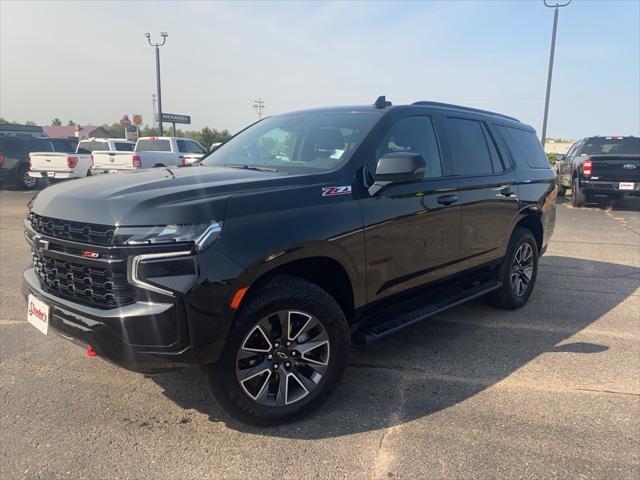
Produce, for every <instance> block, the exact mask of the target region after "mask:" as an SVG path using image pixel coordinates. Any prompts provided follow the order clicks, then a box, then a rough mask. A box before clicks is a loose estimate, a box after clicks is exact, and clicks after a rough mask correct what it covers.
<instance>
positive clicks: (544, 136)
mask: <svg viewBox="0 0 640 480" xmlns="http://www.w3.org/2000/svg"><path fill="white" fill-rule="evenodd" d="M570 3H571V0H568V1H566V2H564V3H559V2H556V3H555V4H552V3H549V2H548V1H547V0H544V6H545V7H548V8H553V9H554V12H553V32H552V33H551V53H550V54H549V74H548V75H547V94H546V96H545V99H544V118H543V120H542V138H541V141H542V148H544V144H545V143H546V141H547V118H548V117H549V97H550V96H551V76H552V75H553V57H554V54H555V52H556V31H557V30H558V10H559V9H560V8H561V7H566V6H567V5H569V4H570Z"/></svg>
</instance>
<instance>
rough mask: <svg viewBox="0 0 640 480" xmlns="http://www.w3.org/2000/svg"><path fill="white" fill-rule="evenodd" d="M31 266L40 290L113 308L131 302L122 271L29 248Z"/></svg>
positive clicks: (91, 304)
mask: <svg viewBox="0 0 640 480" xmlns="http://www.w3.org/2000/svg"><path fill="white" fill-rule="evenodd" d="M32 257H33V266H34V269H35V271H36V274H37V275H38V278H39V279H40V283H41V286H42V288H43V289H44V290H46V291H48V292H50V293H53V294H55V295H58V296H61V297H64V298H68V299H70V300H73V301H77V302H79V303H83V304H85V305H90V306H95V307H99V308H113V307H118V306H121V305H126V304H128V303H132V302H133V301H134V292H133V287H132V286H131V285H130V284H129V282H127V275H126V273H125V272H116V271H114V270H113V268H112V267H111V266H108V267H106V268H105V267H98V266H93V265H85V264H81V263H73V262H68V261H66V260H61V259H58V258H54V257H51V256H47V255H46V253H44V252H42V251H40V250H35V249H34V250H32Z"/></svg>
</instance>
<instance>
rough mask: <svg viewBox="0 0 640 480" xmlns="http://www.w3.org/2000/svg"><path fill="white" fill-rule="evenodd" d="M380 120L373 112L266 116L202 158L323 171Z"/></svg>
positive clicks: (341, 158) (339, 162)
mask: <svg viewBox="0 0 640 480" xmlns="http://www.w3.org/2000/svg"><path fill="white" fill-rule="evenodd" d="M378 118H379V114H376V113H362V112H348V113H335V112H334V113H300V114H290V115H281V116H276V117H269V118H266V119H264V120H262V121H261V122H258V123H256V124H255V125H253V126H251V127H249V128H248V129H246V130H244V131H243V132H240V133H239V134H238V135H236V136H235V137H234V138H232V139H231V140H229V141H228V142H227V143H225V144H223V145H222V146H221V147H220V148H218V149H217V150H215V151H214V152H213V153H211V154H210V155H209V156H207V157H206V158H205V159H204V161H203V162H202V164H203V165H205V166H208V167H213V166H225V165H226V166H229V165H238V166H249V167H252V166H255V167H271V168H276V169H278V170H285V171H291V172H296V171H299V172H304V171H308V170H318V171H328V170H333V169H335V168H337V167H339V166H340V165H343V164H344V163H345V162H346V161H347V160H348V159H349V157H350V155H351V154H352V153H353V151H354V150H355V149H356V147H357V146H358V145H359V144H360V142H361V141H362V139H363V138H364V136H365V135H366V134H367V132H368V131H369V130H370V129H371V127H372V126H373V124H374V123H375V122H376V120H377V119H378Z"/></svg>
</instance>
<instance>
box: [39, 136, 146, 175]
mask: <svg viewBox="0 0 640 480" xmlns="http://www.w3.org/2000/svg"><path fill="white" fill-rule="evenodd" d="M134 146H135V143H133V142H130V141H129V140H124V139H120V138H92V139H90V140H81V141H80V142H79V143H78V146H77V148H76V151H75V153H58V152H32V153H30V154H29V165H30V167H29V176H30V177H35V178H44V179H46V180H58V179H66V178H80V177H86V176H87V175H91V157H92V155H93V154H94V152H96V151H99V150H104V151H114V152H131V151H133V147H134Z"/></svg>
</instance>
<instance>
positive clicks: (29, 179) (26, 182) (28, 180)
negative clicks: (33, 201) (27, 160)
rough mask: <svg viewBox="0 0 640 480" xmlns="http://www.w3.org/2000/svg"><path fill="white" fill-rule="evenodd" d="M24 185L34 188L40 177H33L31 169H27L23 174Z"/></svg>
mask: <svg viewBox="0 0 640 480" xmlns="http://www.w3.org/2000/svg"><path fill="white" fill-rule="evenodd" d="M21 180H22V185H24V186H25V188H33V187H35V186H36V184H37V183H38V179H37V178H35V177H31V176H30V175H29V170H25V172H24V173H23V174H22V179H21Z"/></svg>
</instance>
